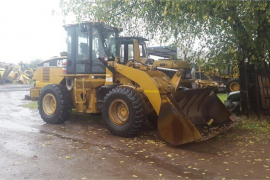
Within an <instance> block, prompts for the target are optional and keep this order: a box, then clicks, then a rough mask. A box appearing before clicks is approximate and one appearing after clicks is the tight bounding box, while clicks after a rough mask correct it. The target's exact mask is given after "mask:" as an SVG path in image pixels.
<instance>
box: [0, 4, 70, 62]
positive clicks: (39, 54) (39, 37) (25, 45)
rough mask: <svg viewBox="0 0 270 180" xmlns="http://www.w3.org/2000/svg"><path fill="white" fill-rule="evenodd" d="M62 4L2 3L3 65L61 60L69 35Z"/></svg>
mask: <svg viewBox="0 0 270 180" xmlns="http://www.w3.org/2000/svg"><path fill="white" fill-rule="evenodd" d="M52 10H58V11H59V0H0V23H1V26H0V27H1V28H0V62H6V63H18V62H20V61H23V62H30V61H32V60H35V59H43V60H45V59H47V58H50V57H52V56H59V53H60V52H61V51H65V50H66V43H65V38H66V33H65V30H64V28H63V18H62V17H61V15H52Z"/></svg>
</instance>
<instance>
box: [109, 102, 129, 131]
mask: <svg viewBox="0 0 270 180" xmlns="http://www.w3.org/2000/svg"><path fill="white" fill-rule="evenodd" d="M109 115H110V119H111V121H112V123H113V124H115V125H117V126H123V125H125V124H126V123H127V122H128V119H129V109H128V105H127V104H126V103H125V102H124V101H123V100H121V99H116V100H114V101H113V102H112V103H111V104H110V107H109Z"/></svg>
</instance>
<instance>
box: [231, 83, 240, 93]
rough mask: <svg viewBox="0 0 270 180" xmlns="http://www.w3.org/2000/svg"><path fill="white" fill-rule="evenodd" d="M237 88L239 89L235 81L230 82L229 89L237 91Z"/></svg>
mask: <svg viewBox="0 0 270 180" xmlns="http://www.w3.org/2000/svg"><path fill="white" fill-rule="evenodd" d="M239 89H240V85H239V83H237V82H232V83H231V84H230V90H231V91H239Z"/></svg>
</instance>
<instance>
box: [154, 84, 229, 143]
mask: <svg viewBox="0 0 270 180" xmlns="http://www.w3.org/2000/svg"><path fill="white" fill-rule="evenodd" d="M230 116H231V114H230V112H229V111H228V109H227V108H226V107H225V106H224V104H223V103H222V102H221V101H220V99H219V98H218V97H217V96H216V95H215V93H213V88H204V89H194V90H185V91H178V92H175V93H173V94H170V95H167V102H166V103H163V104H162V105H161V108H160V113H159V118H158V129H159V132H160V135H161V137H162V138H163V139H164V140H165V141H167V142H168V143H170V144H173V145H180V144H185V143H189V142H193V141H201V140H206V139H209V138H211V137H213V136H216V135H217V134H219V133H221V132H224V131H225V130H227V129H228V128H230V127H232V125H233V121H232V120H231V119H230Z"/></svg>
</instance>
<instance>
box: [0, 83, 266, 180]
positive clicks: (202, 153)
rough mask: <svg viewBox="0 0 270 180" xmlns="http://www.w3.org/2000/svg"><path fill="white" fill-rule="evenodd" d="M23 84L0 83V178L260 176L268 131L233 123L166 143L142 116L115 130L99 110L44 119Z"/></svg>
mask: <svg viewBox="0 0 270 180" xmlns="http://www.w3.org/2000/svg"><path fill="white" fill-rule="evenodd" d="M28 89H29V86H28V85H24V86H22V85H4V86H0V102H1V103H0V122H1V123H0V153H1V156H0V179H185V178H189V179H209V178H210V179H222V178H226V179H232V178H234V179H266V178H269V177H270V167H269V166H270V155H269V152H270V145H269V134H267V133H263V132H258V131H253V130H248V129H239V128H232V129H230V130H229V131H227V132H225V133H223V134H222V135H220V136H218V137H215V138H213V139H210V140H207V141H203V142H199V143H190V144H187V145H182V146H178V147H175V146H171V145H168V144H166V143H164V142H163V141H162V139H160V137H159V134H158V133H157V131H156V129H155V127H153V126H152V125H151V124H148V123H147V124H146V126H145V127H144V129H143V131H142V133H141V134H140V136H139V137H136V138H121V137H116V136H113V135H111V134H110V132H108V130H107V128H106V127H105V126H104V124H103V123H102V121H101V117H100V116H86V115H83V116H80V115H73V117H72V119H70V120H69V121H68V122H66V123H65V124H61V125H50V124H46V123H44V122H43V121H42V119H41V118H40V115H39V113H38V110H37V109H29V108H26V107H23V106H22V105H27V104H29V103H30V102H31V101H29V100H24V95H25V94H29V92H28Z"/></svg>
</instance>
